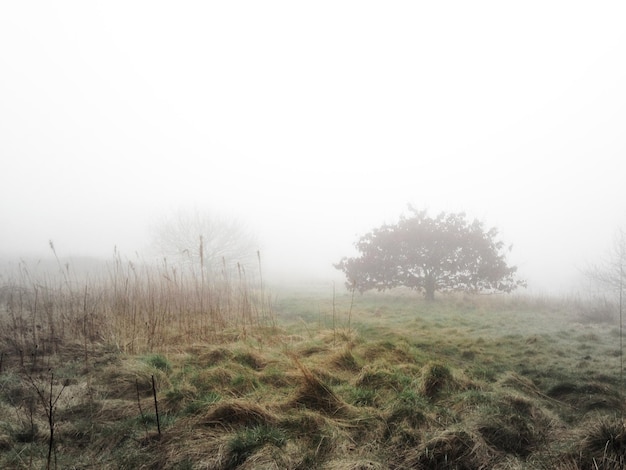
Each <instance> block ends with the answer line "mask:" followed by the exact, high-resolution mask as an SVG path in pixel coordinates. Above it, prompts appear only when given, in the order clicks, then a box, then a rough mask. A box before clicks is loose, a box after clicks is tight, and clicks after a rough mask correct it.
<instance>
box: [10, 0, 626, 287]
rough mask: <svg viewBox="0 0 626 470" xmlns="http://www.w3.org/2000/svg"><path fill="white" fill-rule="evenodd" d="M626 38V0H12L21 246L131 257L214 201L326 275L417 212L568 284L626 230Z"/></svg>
mask: <svg viewBox="0 0 626 470" xmlns="http://www.w3.org/2000/svg"><path fill="white" fill-rule="evenodd" d="M625 24H626V2H623V1H611V2H603V1H594V2H577V1H530V2H528V1H527V2H502V1H490V2H484V1H475V2H467V1H447V2H419V1H410V2H408V1H407V2H369V1H354V2H352V1H350V2H348V1H345V2H342V1H329V2H325V1H315V2H297V1H284V2H275V1H267V2H265V1H264V2H260V1H250V2H245V1H243V2H241V1H232V2H231V1H228V2H199V1H198V2H189V1H187V2H185V1H181V2H161V1H145V2H144V1H141V2H140V1H106V2H96V1H88V2H87V1H71V2H70V1H59V0H57V1H5V2H1V3H0V162H1V167H0V175H1V182H0V253H1V254H4V255H20V256H24V255H28V254H46V253H47V250H48V240H50V239H52V240H54V242H55V245H56V249H57V251H58V252H59V254H61V255H64V256H65V255H98V256H110V255H111V254H112V253H113V247H114V246H117V247H118V249H119V250H121V251H122V252H124V253H128V254H129V255H131V256H132V254H133V253H134V252H135V251H136V250H142V249H143V248H144V247H145V245H146V244H147V242H148V239H149V236H150V225H151V224H153V223H154V221H155V220H157V219H158V218H159V217H161V216H163V215H164V214H167V213H168V212H171V211H172V210H175V209H179V208H198V209H200V210H204V209H208V210H210V211H212V212H213V213H217V214H226V215H230V216H234V217H237V218H239V219H241V220H242V221H244V222H245V223H246V224H248V226H249V227H250V228H251V229H252V230H254V231H255V232H256V233H257V234H258V236H259V239H260V241H261V250H262V253H263V254H264V263H265V264H266V268H267V270H268V271H270V272H274V273H281V274H294V273H298V275H304V276H306V275H311V276H318V277H322V278H323V277H325V276H336V275H337V274H338V273H337V272H336V271H335V270H333V268H332V267H331V264H332V263H334V262H336V261H338V260H339V258H341V257H342V256H344V255H349V254H353V251H352V250H353V248H352V243H353V242H354V241H356V239H357V237H358V236H360V235H363V234H364V233H365V232H367V231H369V230H370V229H371V228H373V227H376V226H378V225H380V224H382V223H384V222H394V221H395V220H397V218H398V216H399V215H400V214H401V213H403V212H406V206H407V203H411V204H413V205H415V206H416V207H418V208H427V209H429V211H430V212H431V213H432V214H433V215H434V214H436V213H437V212H439V211H441V210H446V211H465V212H467V214H468V215H469V216H470V217H472V218H474V217H477V218H479V219H480V220H482V221H484V223H485V224H486V225H487V226H489V227H490V226H496V227H498V228H499V230H500V233H501V238H502V239H503V240H504V241H505V242H506V243H507V244H508V243H512V244H513V245H514V250H513V252H512V254H511V256H510V259H511V261H512V262H513V263H515V264H517V265H518V266H519V269H520V273H521V274H522V275H523V276H524V277H526V278H527V279H528V281H529V284H530V286H532V287H535V288H545V289H553V288H562V287H563V286H569V285H570V283H571V282H572V280H573V279H574V278H576V277H577V276H578V270H579V269H581V268H583V267H585V266H586V264H587V263H589V262H593V261H595V260H597V258H598V257H599V256H601V255H603V254H604V253H605V252H606V251H607V250H608V249H609V248H610V245H611V243H612V240H613V237H614V234H615V231H616V230H617V229H618V228H619V227H626V197H625V195H624V186H623V183H624V168H625V167H626V165H625V164H624V161H625V157H626V60H625V59H626V27H624V25H625ZM294 275H295V274H294Z"/></svg>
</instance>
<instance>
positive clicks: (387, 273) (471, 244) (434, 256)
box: [335, 207, 525, 300]
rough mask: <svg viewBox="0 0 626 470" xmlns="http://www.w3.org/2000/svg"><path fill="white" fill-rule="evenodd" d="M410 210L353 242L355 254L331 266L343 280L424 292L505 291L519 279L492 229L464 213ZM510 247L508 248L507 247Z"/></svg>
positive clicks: (352, 285) (521, 283)
mask: <svg viewBox="0 0 626 470" xmlns="http://www.w3.org/2000/svg"><path fill="white" fill-rule="evenodd" d="M409 209H410V211H411V213H412V215H411V216H410V217H405V216H402V217H401V218H400V221H399V222H398V223H397V224H394V225H382V226H381V227H378V228H375V229H374V230H372V231H371V232H370V233H368V234H366V235H364V236H363V237H361V238H360V240H359V241H357V242H356V243H355V247H356V248H357V250H358V251H359V252H360V256H358V257H355V258H343V259H342V260H341V261H340V262H339V263H337V264H336V265H335V267H336V268H337V269H340V270H341V271H343V272H344V273H345V275H346V277H347V282H346V285H347V286H348V287H349V288H356V289H358V290H359V291H360V292H364V291H366V290H370V289H377V290H379V291H381V290H385V289H391V288H394V287H400V286H404V287H409V288H411V289H415V290H418V291H422V292H424V296H425V297H426V299H428V300H433V299H434V298H435V292H437V291H440V292H450V291H468V292H480V291H501V292H510V291H512V290H514V289H515V288H517V287H519V286H525V283H524V281H521V280H517V279H516V278H515V272H516V271H517V268H516V267H515V266H508V264H507V262H506V259H505V253H504V252H503V251H504V250H503V247H504V244H503V243H502V242H501V241H497V240H496V236H497V234H498V232H497V230H496V229H495V228H491V229H489V230H485V229H484V227H483V224H482V223H481V222H480V221H478V220H474V221H473V222H469V221H467V220H466V218H465V214H464V213H457V214H455V213H451V214H446V213H445V212H442V213H441V214H439V215H438V216H437V217H434V218H432V217H429V216H428V215H427V213H426V211H417V210H415V209H414V208H412V207H409ZM509 250H510V248H509Z"/></svg>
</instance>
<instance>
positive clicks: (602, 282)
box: [584, 229, 626, 296]
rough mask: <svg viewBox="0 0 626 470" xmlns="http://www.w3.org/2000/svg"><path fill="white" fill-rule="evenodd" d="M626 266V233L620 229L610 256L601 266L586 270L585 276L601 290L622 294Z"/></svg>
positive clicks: (593, 266)
mask: <svg viewBox="0 0 626 470" xmlns="http://www.w3.org/2000/svg"><path fill="white" fill-rule="evenodd" d="M625 266H626V233H625V232H624V230H622V229H620V230H619V231H618V233H617V235H616V236H615V240H614V242H613V247H612V248H611V250H610V251H609V253H608V256H607V257H606V258H605V259H604V260H602V261H601V262H600V263H599V264H595V265H592V266H590V267H589V268H587V269H586V270H585V273H584V274H585V276H586V277H587V278H588V279H589V280H590V281H592V282H593V283H594V284H596V285H597V286H598V287H599V288H600V289H602V290H605V291H610V292H618V293H619V295H620V296H621V292H622V290H623V287H624V269H626V268H625Z"/></svg>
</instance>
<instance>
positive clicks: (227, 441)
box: [0, 260, 626, 470]
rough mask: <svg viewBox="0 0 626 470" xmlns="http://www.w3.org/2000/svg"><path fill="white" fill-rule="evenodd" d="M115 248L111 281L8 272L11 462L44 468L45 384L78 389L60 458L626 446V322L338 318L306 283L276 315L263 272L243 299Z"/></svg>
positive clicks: (138, 464)
mask: <svg viewBox="0 0 626 470" xmlns="http://www.w3.org/2000/svg"><path fill="white" fill-rule="evenodd" d="M117 263H118V264H116V265H114V266H113V267H112V268H111V270H110V271H109V277H108V278H106V279H104V281H103V284H102V285H96V282H95V280H93V279H92V280H91V281H89V283H88V284H80V287H78V286H79V284H78V282H77V281H75V280H72V279H68V280H61V282H58V281H54V280H53V278H52V277H51V278H47V279H43V280H41V281H42V282H39V281H38V282H33V278H34V275H32V274H31V273H29V274H28V276H26V274H24V278H23V279H22V281H24V283H23V284H24V285H21V284H20V285H18V284H19V283H17V282H12V283H11V285H10V286H8V287H7V286H5V287H3V289H2V296H3V297H2V304H1V306H2V307H1V308H3V309H4V310H3V312H2V313H1V314H0V322H1V323H2V326H3V329H2V330H0V331H1V332H2V333H0V352H1V353H2V360H1V367H0V414H1V415H2V416H3V417H4V418H3V420H2V421H1V422H0V467H2V468H16V469H20V468H45V466H46V450H47V444H48V439H49V432H48V420H47V416H46V407H45V406H43V404H42V403H41V400H40V398H39V397H38V395H37V390H40V391H41V390H44V391H46V390H47V388H46V387H47V386H48V384H50V383H52V388H53V391H54V393H57V392H61V394H60V398H59V400H58V402H57V404H56V406H55V407H54V409H53V413H54V422H55V445H54V451H55V455H56V459H57V467H58V468H95V467H97V468H103V469H114V468H116V469H117V468H128V469H130V468H133V469H134V468H153V469H157V468H158V469H179V470H181V469H235V468H237V469H252V468H267V469H270V468H276V469H294V470H295V469H305V468H306V469H315V468H317V469H346V470H348V469H350V470H357V469H382V468H394V469H407V468H417V469H431V468H442V469H479V468H494V469H502V470H517V469H539V470H543V469H545V470H547V469H553V468H557V469H561V470H582V469H595V468H598V469H599V468H607V469H614V468H623V465H624V462H625V461H626V451H625V449H626V437H625V436H626V432H625V431H624V429H625V427H624V426H625V425H624V421H623V419H622V414H623V411H624V405H623V402H624V400H623V392H622V385H621V383H620V380H619V377H620V375H619V357H618V355H616V353H615V351H616V347H619V337H618V336H616V334H615V327H614V325H610V324H606V323H605V322H603V323H600V324H596V323H590V324H581V323H579V322H577V321H576V318H577V317H576V310H575V309H571V308H570V305H569V304H568V303H567V302H565V303H558V302H553V301H548V300H547V299H540V301H529V300H526V301H522V300H520V299H517V300H515V299H513V300H512V299H511V298H484V297H481V298H472V297H463V296H457V297H451V298H449V299H442V300H440V301H438V302H435V303H434V304H433V303H426V302H424V301H423V300H421V299H420V298H419V297H415V296H413V295H412V294H411V293H407V292H401V293H399V294H398V295H397V296H391V295H389V294H384V295H379V294H373V295H371V296H363V297H358V298H355V299H354V303H352V299H351V298H350V296H349V295H347V296H346V297H339V298H337V299H336V302H335V305H334V306H333V307H332V308H335V316H334V318H333V316H332V315H329V314H325V313H319V309H315V311H314V312H311V310H310V305H311V304H312V301H311V298H310V297H305V298H302V299H300V298H299V297H294V298H290V299H287V300H286V301H285V302H284V303H281V302H274V304H273V305H274V306H275V307H276V309H277V311H276V314H275V315H274V314H273V315H274V316H273V318H272V322H268V321H266V320H267V318H265V317H264V313H263V308H265V307H263V305H262V304H261V303H259V304H257V305H256V307H255V306H254V301H253V299H254V298H255V295H256V294H255V290H254V285H253V283H252V282H251V283H247V284H245V285H246V286H248V287H249V289H250V290H249V291H247V293H246V296H245V297H243V298H239V300H237V297H236V295H240V294H241V291H239V294H237V293H236V291H237V290H238V289H239V288H243V287H244V284H243V281H244V280H243V279H241V280H239V279H237V280H236V281H235V282H234V283H233V282H232V280H231V284H230V285H228V284H220V283H218V282H217V280H215V279H214V280H213V281H211V282H209V280H208V279H206V278H205V281H202V280H201V279H200V278H197V277H196V278H194V276H193V275H192V273H187V274H181V273H180V272H176V273H174V272H173V271H172V269H171V268H170V267H168V268H167V270H166V271H165V270H164V268H159V269H161V271H159V270H156V271H150V272H148V271H145V272H144V271H143V268H142V267H137V266H133V267H131V266H129V265H128V266H127V265H123V264H122V263H121V262H119V260H118V261H117ZM165 274H167V276H168V279H165V278H164V275H165ZM203 282H204V284H203ZM240 282H241V284H240ZM218 287H219V288H218ZM227 287H228V289H230V291H228V289H227ZM198 288H200V289H199V290H198ZM212 288H215V289H217V290H211V289H212ZM235 288H237V289H235ZM227 291H228V292H227ZM116 292H117V294H116ZM205 295H206V296H205ZM209 297H210V299H209ZM262 297H263V296H260V295H259V297H258V299H259V302H261V300H262ZM318 298H319V299H321V300H320V302H319V303H320V304H321V303H323V302H322V300H323V295H322V296H318ZM244 299H245V302H244ZM299 302H300V303H299ZM342 302H344V303H342ZM229 303H230V307H229ZM218 306H219V309H218ZM329 308H331V307H329ZM348 309H351V318H350V319H349V320H348V318H347V315H346V314H345V313H344V310H345V311H346V312H347V311H348ZM570 311H572V312H573V314H572V315H570V314H569V313H568V312H570ZM85 312H87V313H85ZM307 312H309V313H307ZM133 315H134V318H133ZM81 321H82V323H81ZM348 321H350V322H351V323H350V328H349V329H347V328H346V325H347V322H348ZM77 322H78V323H77ZM331 322H334V326H333V323H331ZM270 323H271V324H270ZM5 327H6V328H5ZM616 344H617V346H616ZM153 377H154V380H155V384H156V392H157V399H158V407H159V418H160V419H159V424H160V427H161V433H160V434H159V433H158V431H157V420H156V418H157V416H156V408H155V403H154V397H153V394H152V393H153V390H152V378H153Z"/></svg>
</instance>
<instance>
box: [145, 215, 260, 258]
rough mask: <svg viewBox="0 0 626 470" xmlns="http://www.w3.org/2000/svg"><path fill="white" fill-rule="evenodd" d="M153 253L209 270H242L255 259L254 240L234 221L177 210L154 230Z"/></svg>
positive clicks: (249, 232) (255, 248)
mask: <svg viewBox="0 0 626 470" xmlns="http://www.w3.org/2000/svg"><path fill="white" fill-rule="evenodd" d="M152 247H153V249H154V251H155V252H156V253H157V254H158V255H159V256H162V257H164V258H166V259H168V260H169V261H172V262H177V263H183V264H192V265H197V266H200V267H202V268H203V269H208V270H221V269H223V267H224V265H225V264H226V265H228V266H233V265H235V266H236V265H237V263H239V264H240V265H242V266H246V265H249V264H251V263H254V262H255V261H256V259H257V251H258V244H257V240H256V237H255V236H254V235H253V234H252V232H251V231H249V230H248V229H247V228H246V227H245V226H244V225H243V224H242V223H241V222H239V221H238V220H236V219H229V218H225V217H215V216H213V215H211V214H209V213H208V212H200V211H198V210H195V211H184V210H178V211H176V212H174V213H173V214H172V215H170V216H169V217H166V218H164V219H162V220H161V221H160V222H159V223H158V224H156V225H155V227H154V229H153V239H152Z"/></svg>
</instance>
